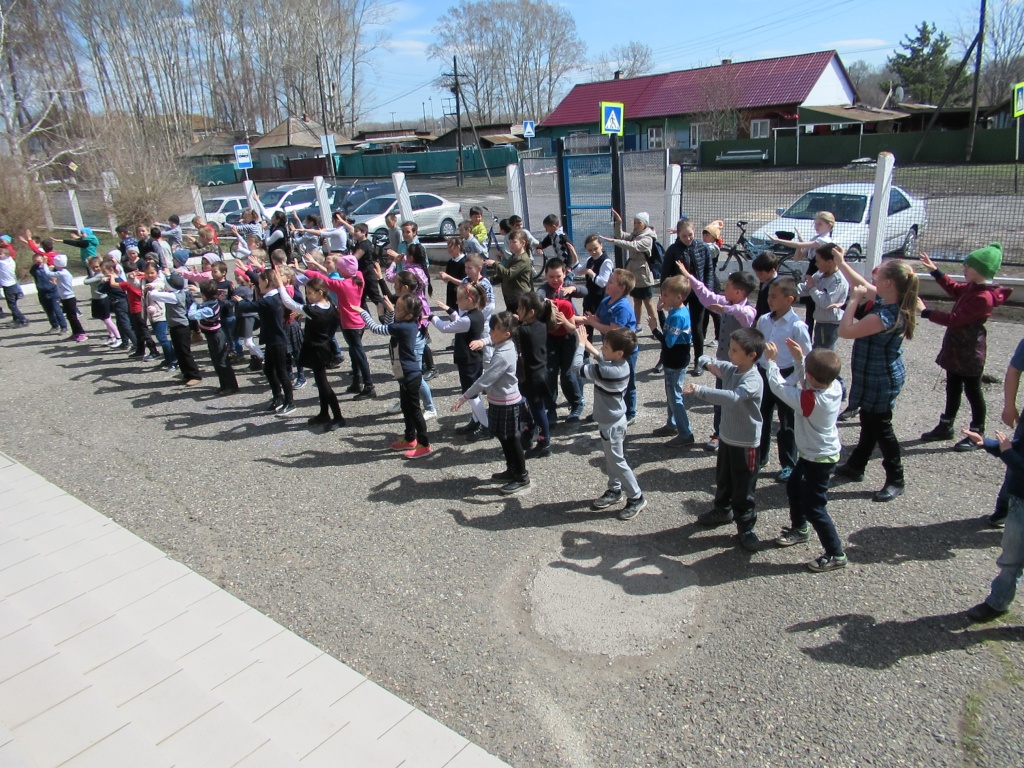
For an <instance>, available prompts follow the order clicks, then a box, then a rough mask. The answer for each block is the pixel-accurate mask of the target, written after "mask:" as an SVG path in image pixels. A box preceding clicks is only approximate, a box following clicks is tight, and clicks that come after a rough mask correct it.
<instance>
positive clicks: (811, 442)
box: [764, 339, 846, 572]
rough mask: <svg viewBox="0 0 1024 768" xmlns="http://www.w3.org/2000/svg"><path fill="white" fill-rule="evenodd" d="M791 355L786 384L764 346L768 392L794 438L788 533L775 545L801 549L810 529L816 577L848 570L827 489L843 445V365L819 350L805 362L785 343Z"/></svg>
mask: <svg viewBox="0 0 1024 768" xmlns="http://www.w3.org/2000/svg"><path fill="white" fill-rule="evenodd" d="M786 346H787V347H789V351H790V352H791V353H792V354H793V375H792V376H791V377H790V379H789V381H792V382H795V383H793V384H788V383H786V380H785V379H783V377H782V373H781V372H780V371H779V366H778V365H777V364H776V362H775V358H776V355H778V352H779V350H778V348H777V347H776V346H775V345H774V344H768V345H767V346H766V347H765V350H764V356H765V358H766V359H767V360H768V374H767V375H768V386H769V387H771V390H772V392H773V393H774V394H775V396H776V397H777V398H778V399H779V400H781V401H782V402H784V403H785V404H786V405H788V406H790V407H791V408H792V409H793V411H794V412H795V414H796V421H795V424H794V426H795V433H796V449H797V456H798V458H797V462H796V466H795V467H794V468H793V474H792V475H790V477H789V481H788V482H787V483H786V495H787V496H788V497H789V521H790V526H791V527H789V528H783V529H782V535H781V536H779V537H778V538H777V539H776V540H775V543H776V544H778V545H779V546H780V547H790V546H792V545H794V544H802V543H804V542H806V541H807V540H808V539H809V538H810V534H809V532H808V530H807V523H808V522H810V524H811V525H812V526H814V532H815V533H817V534H818V540H819V541H820V542H821V546H822V547H824V548H825V553H824V554H823V555H821V556H820V557H818V558H816V559H814V560H812V561H811V562H809V563H808V564H807V567H808V568H809V569H810V570H812V571H815V572H821V571H834V570H836V569H838V568H845V567H846V553H845V552H843V542H842V541H841V540H840V538H839V534H838V533H836V527H835V525H834V524H833V522H832V518H831V517H829V514H828V509H827V508H826V504H828V484H829V478H830V477H831V476H832V470H833V469H835V466H836V463H837V462H838V461H839V452H840V450H842V445H841V444H840V442H839V430H838V429H837V428H836V419H837V418H838V417H839V411H840V409H841V408H842V401H843V390H842V385H841V384H840V382H839V371H840V369H841V363H840V361H839V356H838V355H837V354H836V353H835V352H833V351H832V350H830V349H825V348H823V347H818V348H817V349H814V350H812V351H811V353H810V354H809V355H807V357H806V358H804V355H803V350H802V349H801V347H800V344H799V343H798V342H797V341H795V340H794V339H787V340H786Z"/></svg>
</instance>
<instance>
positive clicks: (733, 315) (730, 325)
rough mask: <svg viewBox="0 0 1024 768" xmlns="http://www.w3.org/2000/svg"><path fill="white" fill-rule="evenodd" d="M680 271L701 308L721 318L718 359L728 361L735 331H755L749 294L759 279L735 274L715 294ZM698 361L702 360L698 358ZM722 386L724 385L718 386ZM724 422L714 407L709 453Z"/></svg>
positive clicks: (708, 446)
mask: <svg viewBox="0 0 1024 768" xmlns="http://www.w3.org/2000/svg"><path fill="white" fill-rule="evenodd" d="M679 271H680V273H681V274H682V275H683V277H688V278H689V279H690V290H691V291H692V292H693V294H694V295H695V296H696V297H697V300H698V301H699V302H700V304H701V306H703V307H704V308H705V309H707V310H708V311H709V312H714V313H715V314H718V315H721V316H722V324H721V326H720V328H721V330H720V335H721V337H722V341H723V343H722V344H719V345H718V347H717V349H716V351H715V357H716V358H717V359H718V360H728V359H729V343H728V340H729V339H731V338H732V334H733V331H738V330H740V329H741V328H752V327H753V325H754V319H755V318H756V317H757V307H755V306H754V305H753V304H751V303H750V301H749V298H750V294H752V293H753V292H754V291H756V290H757V278H756V277H754V276H753V275H752V274H750V273H749V272H733V273H732V274H731V275H729V277H728V278H727V279H726V281H725V292H724V293H715V292H714V291H712V290H711V289H710V288H708V287H707V286H706V285H705V284H704V283H702V282H701V281H700V280H698V279H697V278H695V277H694V276H693V275H691V274H690V272H689V271H688V270H687V268H686V266H685V265H683V264H682V263H681V262H680V263H679ZM698 360H699V358H698ZM715 385H716V386H720V385H721V382H715ZM721 421H722V409H721V408H720V407H719V406H718V405H715V415H714V421H713V430H712V433H711V438H710V439H709V440H708V442H707V443H706V444H705V445H704V448H705V449H707V450H708V451H717V450H718V433H719V428H720V425H721Z"/></svg>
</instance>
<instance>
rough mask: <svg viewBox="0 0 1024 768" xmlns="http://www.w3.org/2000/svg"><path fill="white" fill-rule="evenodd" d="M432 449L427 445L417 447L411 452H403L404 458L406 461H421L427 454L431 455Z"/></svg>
mask: <svg viewBox="0 0 1024 768" xmlns="http://www.w3.org/2000/svg"><path fill="white" fill-rule="evenodd" d="M433 452H434V449H433V447H431V446H429V445H417V446H416V447H415V448H413V449H412V450H411V451H406V452H405V458H407V459H421V458H423V457H424V456H426V455H427V454H430V453H433Z"/></svg>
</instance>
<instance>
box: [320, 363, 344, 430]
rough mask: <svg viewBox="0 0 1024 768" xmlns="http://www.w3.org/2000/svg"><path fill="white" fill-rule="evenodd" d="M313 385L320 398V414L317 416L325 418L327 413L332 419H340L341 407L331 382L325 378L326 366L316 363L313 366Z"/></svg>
mask: <svg viewBox="0 0 1024 768" xmlns="http://www.w3.org/2000/svg"><path fill="white" fill-rule="evenodd" d="M313 383H314V384H316V391H317V394H318V395H319V396H320V413H318V414H317V415H318V416H326V415H327V413H328V411H329V412H330V414H331V416H332V417H333V418H334V419H340V418H341V405H340V403H338V396H337V395H336V394H335V393H334V389H332V388H331V382H330V380H329V379H328V378H327V366H326V365H322V364H320V363H317V364H316V365H314V366H313Z"/></svg>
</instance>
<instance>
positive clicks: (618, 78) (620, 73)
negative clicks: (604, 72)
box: [613, 69, 622, 80]
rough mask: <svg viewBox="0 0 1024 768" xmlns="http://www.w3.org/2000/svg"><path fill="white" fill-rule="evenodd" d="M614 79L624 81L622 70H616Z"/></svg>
mask: <svg viewBox="0 0 1024 768" xmlns="http://www.w3.org/2000/svg"><path fill="white" fill-rule="evenodd" d="M613 77H614V79H616V80H621V79H622V70H621V69H616V70H615V74H614V75H613Z"/></svg>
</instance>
